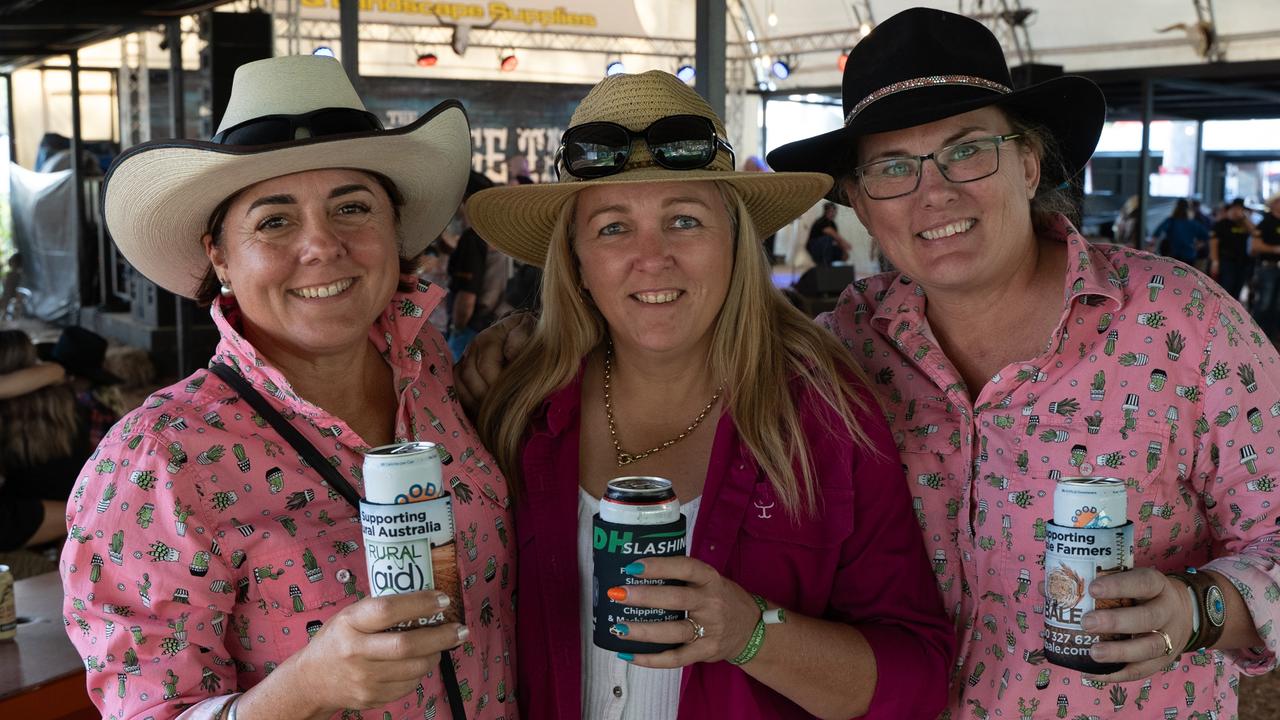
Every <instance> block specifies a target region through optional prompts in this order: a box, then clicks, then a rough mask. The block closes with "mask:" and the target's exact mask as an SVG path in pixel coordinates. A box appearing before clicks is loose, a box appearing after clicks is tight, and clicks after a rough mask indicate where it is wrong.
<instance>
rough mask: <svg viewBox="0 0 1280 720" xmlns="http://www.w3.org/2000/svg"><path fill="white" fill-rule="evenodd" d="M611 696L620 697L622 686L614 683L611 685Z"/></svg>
mask: <svg viewBox="0 0 1280 720" xmlns="http://www.w3.org/2000/svg"><path fill="white" fill-rule="evenodd" d="M613 696H614V697H616V698H620V697H622V686H621V685H614V686H613Z"/></svg>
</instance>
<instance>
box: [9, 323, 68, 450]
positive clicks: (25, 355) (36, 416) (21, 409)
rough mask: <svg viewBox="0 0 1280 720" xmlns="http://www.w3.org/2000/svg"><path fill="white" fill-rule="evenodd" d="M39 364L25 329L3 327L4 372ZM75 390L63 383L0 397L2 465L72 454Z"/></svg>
mask: <svg viewBox="0 0 1280 720" xmlns="http://www.w3.org/2000/svg"><path fill="white" fill-rule="evenodd" d="M35 364H36V348H35V346H34V345H32V344H31V338H29V337H27V334H26V333H24V332H22V331H21V330H3V331H0V373H10V372H13V371H14V370H20V369H22V368H25V367H30V366H32V365H35ZM79 424H80V418H79V415H78V414H77V413H76V399H75V394H74V393H73V392H72V390H71V388H70V387H69V386H67V385H65V384H63V383H57V384H54V385H46V386H44V387H42V388H40V389H38V390H33V391H31V392H29V393H27V394H25V395H19V396H18V397H14V398H7V399H4V400H0V434H3V439H2V440H0V465H3V466H4V467H6V468H13V467H21V466H32V465H39V464H41V463H44V462H47V461H49V460H53V459H55V458H58V457H63V456H66V455H69V454H70V453H71V451H72V445H73V444H74V441H75V439H76V436H77V433H78V432H79Z"/></svg>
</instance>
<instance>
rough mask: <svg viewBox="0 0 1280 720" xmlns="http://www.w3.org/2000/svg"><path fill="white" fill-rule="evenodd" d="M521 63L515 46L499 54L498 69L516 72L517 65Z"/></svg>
mask: <svg viewBox="0 0 1280 720" xmlns="http://www.w3.org/2000/svg"><path fill="white" fill-rule="evenodd" d="M519 64H520V60H519V59H518V58H517V57H516V51H515V48H511V49H509V50H503V51H502V52H501V53H500V54H499V55H498V69H499V70H501V71H502V72H515V69H516V66H517V65H519Z"/></svg>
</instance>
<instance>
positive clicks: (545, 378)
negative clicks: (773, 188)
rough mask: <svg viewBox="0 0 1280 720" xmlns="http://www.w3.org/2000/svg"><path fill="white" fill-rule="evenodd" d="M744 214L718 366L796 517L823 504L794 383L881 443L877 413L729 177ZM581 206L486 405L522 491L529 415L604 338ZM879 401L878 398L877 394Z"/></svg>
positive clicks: (491, 432)
mask: <svg viewBox="0 0 1280 720" xmlns="http://www.w3.org/2000/svg"><path fill="white" fill-rule="evenodd" d="M716 186H717V188H718V189H719V190H720V193H721V195H722V196H723V197H724V199H725V205H726V208H727V209H728V211H729V216H730V218H732V219H734V220H735V228H736V230H735V243H734V262H733V267H734V269H733V275H732V277H731V278H730V281H729V290H728V294H727V296H726V297H725V301H724V306H723V307H722V308H721V309H720V313H719V314H718V316H717V317H716V320H715V326H714V328H713V331H712V341H711V350H710V356H709V358H708V366H709V369H710V372H711V373H712V377H718V378H724V379H725V398H726V400H725V401H726V407H727V409H728V411H729V414H730V415H731V416H732V417H733V420H734V424H735V425H736V426H737V429H738V434H739V435H740V437H741V438H742V441H743V442H744V443H745V444H746V446H747V448H748V449H749V450H750V451H751V454H752V457H753V458H754V459H755V462H756V463H757V465H759V467H760V470H761V471H762V472H763V474H764V476H765V477H766V478H768V479H769V482H770V484H772V486H773V490H774V492H775V494H776V495H777V497H778V499H779V500H780V501H781V502H782V504H783V506H784V507H786V509H787V512H788V514H790V515H791V516H792V517H793V518H795V517H799V516H800V515H810V516H811V515H813V514H814V513H815V512H816V510H817V505H818V502H819V498H818V482H817V478H816V477H815V474H814V462H813V453H814V450H813V449H814V448H818V447H822V446H823V445H824V444H825V443H824V438H816V437H807V436H806V435H805V431H804V428H803V427H802V424H801V419H800V411H799V407H798V406H797V399H796V397H795V395H794V394H793V389H794V388H795V387H796V386H797V385H799V386H804V387H807V388H808V389H809V390H810V391H811V392H813V393H815V394H816V395H817V396H818V398H820V399H821V401H822V402H824V403H826V404H827V405H829V406H830V407H831V408H833V409H834V410H835V412H836V414H837V415H838V417H839V418H840V423H839V424H838V425H837V426H836V427H833V428H831V432H832V434H833V435H836V436H839V435H840V434H841V433H842V432H843V433H844V434H846V435H847V436H849V437H852V438H853V439H854V441H855V442H856V443H857V444H858V445H859V446H861V447H863V448H866V449H868V450H871V451H872V452H874V451H875V449H874V448H871V446H870V443H869V441H868V440H867V437H866V435H865V434H864V433H863V432H862V429H861V428H860V427H859V426H858V423H857V422H856V419H855V417H856V414H857V413H858V412H862V411H865V410H867V409H868V408H867V406H866V403H865V402H864V401H863V399H862V396H861V395H860V394H859V392H858V388H859V387H866V378H865V376H864V375H863V373H862V371H861V369H860V368H859V367H858V366H857V365H856V364H854V362H853V360H852V358H851V357H850V356H849V353H848V352H847V351H846V350H845V349H844V348H843V347H842V346H841V345H840V343H839V342H838V341H837V340H836V339H835V337H834V336H832V335H831V334H830V333H828V332H827V331H826V330H823V329H822V328H820V327H819V326H818V325H817V324H815V323H814V322H813V321H812V320H810V319H809V318H807V317H805V315H804V314H803V313H801V312H800V311H799V310H797V309H796V308H794V307H793V306H792V305H791V304H790V303H788V302H787V300H786V299H785V298H784V297H783V295H782V294H781V293H780V292H778V290H777V289H776V288H774V287H773V283H772V281H771V279H770V276H769V268H768V266H767V264H766V263H765V258H764V253H763V252H762V250H761V247H760V243H759V240H758V238H757V232H756V229H755V225H754V224H753V223H752V222H751V216H750V214H749V213H748V212H747V208H746V206H745V205H744V204H743V202H742V198H741V197H740V196H739V195H738V193H737V191H736V190H734V188H733V187H732V186H731V185H728V184H726V183H723V182H716ZM574 211H575V203H574V202H573V201H570V202H567V203H565V207H564V208H563V209H562V210H561V212H560V216H559V219H558V220H557V222H556V225H555V228H554V230H553V231H552V237H551V244H550V246H549V248H548V250H547V261H546V268H545V271H544V275H543V279H542V316H541V317H540V318H539V319H538V324H537V328H536V329H535V330H534V333H533V337H532V338H531V339H530V341H529V343H528V344H527V345H526V346H525V348H524V350H523V351H522V352H521V353H520V355H519V356H517V357H516V358H515V360H513V361H512V363H511V365H510V366H509V367H508V368H507V370H506V371H505V372H503V374H502V375H501V376H500V377H499V378H498V381H497V382H496V383H495V384H494V385H493V387H492V388H490V390H489V392H488V394H487V395H486V397H485V400H484V403H483V404H482V406H481V409H480V420H479V431H480V436H481V438H482V439H483V440H484V443H485V446H486V447H488V448H489V449H490V450H491V451H492V452H493V453H494V455H495V456H496V457H497V460H498V464H499V466H501V468H502V471H503V473H504V474H505V475H506V477H507V479H508V481H509V482H510V483H511V486H512V492H513V493H515V494H516V495H517V496H519V495H520V493H521V492H522V487H521V483H522V478H521V474H520V448H521V443H522V440H523V439H524V436H525V432H526V429H527V427H528V424H529V421H530V420H531V419H532V417H533V415H534V414H535V413H536V412H537V411H538V409H539V407H540V406H541V405H542V403H543V401H545V400H546V398H547V397H548V396H549V395H551V394H552V393H553V392H555V391H556V390H558V389H560V388H562V387H564V386H565V385H566V384H568V383H569V382H570V381H571V380H573V378H574V377H575V376H576V374H577V373H578V369H579V367H580V364H581V361H582V358H583V357H584V356H586V355H587V354H588V353H590V352H591V351H592V350H594V349H595V348H596V347H598V346H599V345H600V343H602V342H603V341H604V340H605V335H606V332H607V327H606V324H605V320H604V317H603V316H601V314H600V312H599V311H598V310H596V309H595V307H594V306H591V305H589V304H588V303H587V301H586V300H585V298H584V297H583V296H582V295H581V294H580V292H579V289H578V288H579V285H580V283H579V274H578V263H577V258H576V257H575V255H574V253H573V250H572V247H571V244H572V234H573V215H574ZM867 396H868V397H869V396H870V394H869V393H868V394H867Z"/></svg>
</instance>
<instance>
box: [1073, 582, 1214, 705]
mask: <svg viewBox="0 0 1280 720" xmlns="http://www.w3.org/2000/svg"><path fill="white" fill-rule="evenodd" d="M1089 594H1090V595H1092V596H1093V597H1094V598H1095V599H1098V600H1107V599H1121V598H1132V599H1134V600H1136V601H1137V604H1136V605H1134V606H1132V607H1117V608H1112V609H1106V610H1094V611H1093V612H1091V613H1089V614H1087V615H1085V616H1084V618H1083V620H1082V622H1081V624H1082V625H1083V627H1084V629H1085V631H1086V632H1090V633H1096V634H1112V633H1116V634H1126V635H1131V636H1132V637H1130V638H1129V639H1126V640H1106V641H1103V642H1098V643H1095V644H1094V645H1093V647H1092V648H1090V654H1091V655H1092V657H1093V659H1094V660H1097V661H1099V662H1108V663H1113V662H1123V663H1128V665H1126V666H1125V667H1124V668H1123V669H1121V670H1119V671H1117V672H1114V673H1111V674H1109V675H1101V676H1098V677H1097V679H1098V680H1100V681H1105V682H1128V681H1130V680H1138V679H1141V678H1144V677H1147V676H1148V675H1154V674H1155V673H1157V672H1159V671H1160V670H1163V669H1164V668H1165V667H1167V666H1168V665H1169V663H1171V662H1173V661H1174V660H1176V659H1177V658H1178V655H1180V654H1181V653H1182V648H1184V647H1185V646H1186V644H1187V641H1188V640H1189V639H1190V638H1191V616H1192V613H1193V612H1194V610H1193V608H1192V607H1191V597H1190V595H1189V594H1188V593H1187V586H1186V585H1184V584H1183V583H1181V582H1179V581H1177V580H1174V579H1172V578H1170V577H1168V576H1167V575H1163V574H1161V573H1160V572H1159V571H1158V570H1155V569H1153V568H1138V569H1136V570H1127V571H1125V572H1121V573H1115V574H1113V575H1106V576H1102V577H1097V578H1094V580H1093V582H1092V583H1090V585H1089ZM1165 636H1168V639H1169V640H1168V644H1167V645H1166V643H1165ZM1170 648H1172V649H1171V650H1170Z"/></svg>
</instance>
